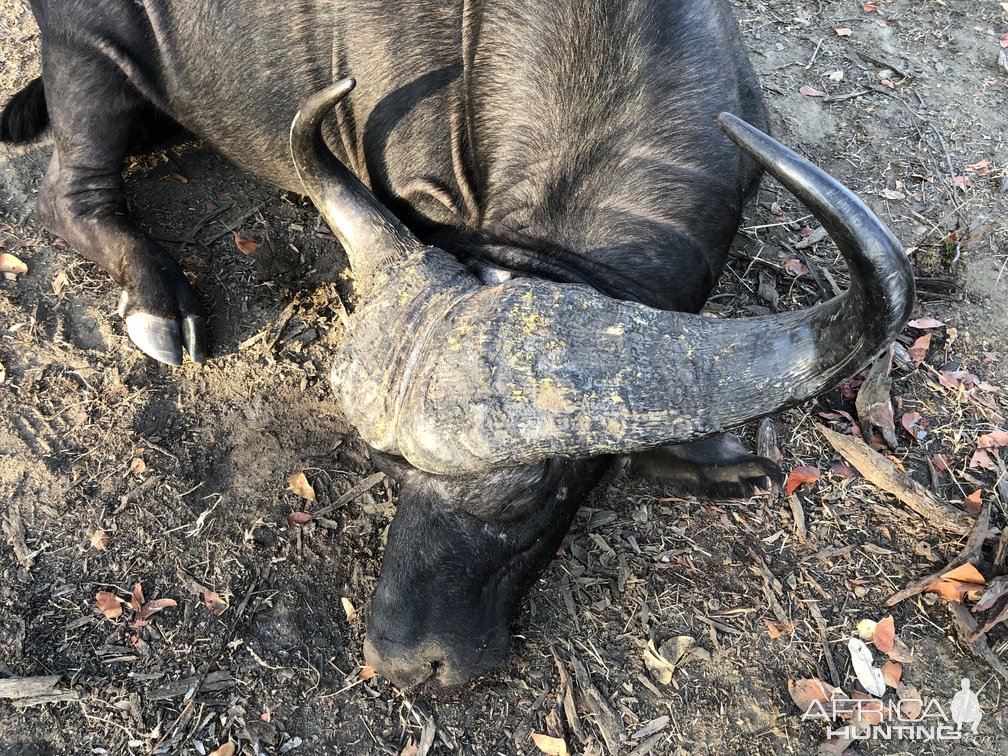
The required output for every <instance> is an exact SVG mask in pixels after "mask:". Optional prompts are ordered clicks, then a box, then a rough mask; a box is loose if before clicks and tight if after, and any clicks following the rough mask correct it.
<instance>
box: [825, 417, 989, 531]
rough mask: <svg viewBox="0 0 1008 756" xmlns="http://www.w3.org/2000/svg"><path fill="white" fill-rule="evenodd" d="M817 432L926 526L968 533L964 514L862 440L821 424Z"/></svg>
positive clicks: (966, 516)
mask: <svg viewBox="0 0 1008 756" xmlns="http://www.w3.org/2000/svg"><path fill="white" fill-rule="evenodd" d="M819 432H820V433H822V434H823V436H825V437H826V440H827V441H829V443H830V445H831V446H832V447H833V448H834V449H836V450H837V451H838V452H840V454H842V455H843V457H844V459H846V460H847V461H848V462H850V463H851V465H853V466H854V468H855V469H856V470H857V471H858V472H859V473H861V474H862V475H864V476H865V478H866V479H868V480H869V481H871V482H872V483H874V484H875V485H876V486H878V487H879V488H882V489H884V490H886V491H888V492H889V493H891V494H892V495H893V496H895V497H896V498H897V499H899V500H900V501H902V502H903V503H904V504H906V505H907V506H908V507H909V508H910V509H912V510H913V511H914V512H916V513H917V514H918V515H920V516H921V517H923V518H924V519H925V520H927V521H928V522H929V523H931V524H933V525H936V526H937V527H940V528H943V529H945V530H948V531H951V532H953V533H958V534H959V535H966V534H967V533H969V532H970V530H971V525H970V522H969V515H968V514H967V513H966V512H963V511H962V510H959V509H956V508H955V507H953V506H952V505H951V504H948V503H947V502H944V501H942V500H941V499H939V498H938V497H937V496H935V495H934V494H932V493H931V492H930V491H929V490H928V489H926V488H925V487H924V486H922V485H921V484H920V483H918V482H917V481H915V480H914V479H913V478H911V477H910V476H909V475H907V474H906V473H905V472H903V471H902V470H900V469H899V468H898V467H897V466H896V465H895V464H893V463H892V462H890V461H889V460H888V459H886V458H885V457H884V456H882V455H881V454H879V453H878V452H877V451H875V450H874V449H872V448H871V447H869V446H868V444H866V443H865V442H864V441H861V440H860V439H857V438H854V437H853V436H845V435H844V434H842V433H837V432H836V431H832V430H830V429H829V428H827V427H825V426H822V425H820V426H819Z"/></svg>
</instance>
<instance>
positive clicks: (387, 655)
mask: <svg viewBox="0 0 1008 756" xmlns="http://www.w3.org/2000/svg"><path fill="white" fill-rule="evenodd" d="M364 659H365V661H367V663H368V665H369V666H370V667H372V668H373V669H374V670H375V672H377V673H378V674H380V675H382V676H383V677H386V678H388V679H389V680H391V681H392V682H393V683H395V685H396V686H397V687H400V688H404V689H405V688H412V687H414V686H416V685H419V684H421V683H423V682H426V681H427V680H429V679H430V678H431V677H433V676H434V675H435V674H436V673H437V669H438V668H439V667H440V665H441V661H440V660H431V658H430V656H429V655H428V654H425V653H423V651H422V650H421V649H419V648H409V647H406V646H404V645H401V644H398V643H395V642H392V641H388V640H386V639H383V638H380V637H379V638H376V639H375V640H372V639H371V638H366V639H365V640H364Z"/></svg>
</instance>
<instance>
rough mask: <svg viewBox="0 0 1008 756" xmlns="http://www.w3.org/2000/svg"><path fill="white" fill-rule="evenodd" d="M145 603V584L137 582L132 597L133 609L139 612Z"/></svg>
mask: <svg viewBox="0 0 1008 756" xmlns="http://www.w3.org/2000/svg"><path fill="white" fill-rule="evenodd" d="M143 603H144V595H143V586H142V585H141V584H140V583H137V584H136V585H134V586H133V594H132V596H131V597H130V606H132V607H133V611H135V612H139V611H140V607H141V606H143Z"/></svg>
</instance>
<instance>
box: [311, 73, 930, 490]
mask: <svg viewBox="0 0 1008 756" xmlns="http://www.w3.org/2000/svg"><path fill="white" fill-rule="evenodd" d="M338 86H339V84H337V85H335V87H338ZM335 87H334V88H335ZM327 91H331V90H327ZM347 91H349V90H348V89H347ZM323 94H325V93H323ZM343 94H345V92H343ZM337 99H338V97H334V96H332V95H330V96H329V97H325V98H323V97H321V95H317V96H316V97H315V98H313V99H312V100H310V101H309V102H308V103H306V104H305V106H304V107H302V109H301V114H300V115H299V118H300V119H303V125H307V124H312V125H313V128H316V129H317V126H318V124H320V123H321V119H322V115H323V114H324V113H322V114H320V113H318V112H314V113H313V112H310V111H312V110H322V111H324V110H327V109H328V108H329V107H331V105H332V103H333V102H335V101H336V100H337ZM310 106H311V107H310ZM718 121H719V124H720V126H721V128H722V129H723V130H724V131H725V132H726V133H727V134H728V136H729V137H731V139H733V140H734V141H735V142H736V143H737V144H738V145H739V146H740V147H741V148H742V150H743V151H744V152H745V153H746V154H748V155H749V156H750V157H752V158H753V159H754V160H756V161H757V162H758V163H759V164H760V165H762V166H763V167H764V168H765V169H766V170H767V171H768V172H769V173H771V174H772V175H774V176H775V177H776V178H777V179H778V180H779V181H780V182H781V183H782V184H783V185H784V186H785V187H786V188H787V189H788V190H789V191H791V192H792V193H793V194H794V195H795V196H796V197H798V199H800V200H801V201H802V202H803V203H804V204H805V205H806V206H807V207H808V208H809V210H810V211H811V212H812V213H813V214H814V215H815V216H816V217H817V218H818V219H819V221H820V222H821V223H822V225H823V227H824V228H825V229H826V230H827V231H828V232H829V234H830V236H831V237H832V238H833V240H834V241H835V242H836V244H837V247H838V248H839V250H840V252H841V254H842V255H843V257H844V259H845V260H846V262H847V264H848V266H849V269H850V278H851V285H850V288H849V289H848V290H847V291H845V292H844V293H843V294H841V295H840V296H838V297H835V298H834V299H831V300H829V301H827V302H823V303H821V304H819V305H816V306H815V307H812V308H809V309H806V310H801V311H797V312H786V313H780V314H776V315H769V316H762V317H753V318H740V319H718V318H709V317H703V316H698V315H692V314H684V313H676V312H668V311H664V310H656V309H653V308H649V307H645V306H643V305H641V304H637V303H634V302H626V301H621V300H615V299H611V298H608V297H606V296H603V295H601V294H600V293H599V292H597V291H595V290H593V289H591V288H588V287H585V286H580V285H574V284H557V283H552V282H548V281H543V280H539V279H531V278H514V279H511V280H509V281H506V282H504V283H502V284H498V285H495V286H481V285H479V283H478V281H477V280H476V279H475V278H474V277H473V276H472V275H471V274H469V273H468V272H467V271H466V270H465V269H464V268H462V267H461V266H460V265H459V264H458V263H456V262H455V260H454V258H452V257H451V256H450V255H448V254H447V253H445V252H443V251H441V250H437V249H433V248H429V247H426V248H425V247H422V246H421V245H419V243H418V242H416V240H415V239H413V237H412V236H409V235H408V234H409V232H408V231H406V230H405V229H404V228H403V227H402V225H401V224H400V223H399V222H398V221H396V220H395V219H394V218H393V217H392V216H391V214H390V213H389V212H388V211H387V210H385V209H384V208H382V207H381V205H380V204H379V203H378V202H377V200H376V199H375V198H374V197H373V196H371V195H370V193H369V192H368V191H367V189H365V188H364V187H363V185H362V184H360V183H359V182H358V181H357V180H356V179H354V178H353V176H352V175H351V174H350V173H349V171H347V170H346V169H345V168H343V166H342V165H340V164H339V163H338V161H336V160H335V158H333V157H332V156H331V155H329V154H327V152H328V151H327V150H325V149H324V144H323V143H322V142H321V140H320V139H319V138H318V136H317V131H316V133H315V134H314V135H312V134H306V133H304V132H307V131H308V129H307V128H302V129H301V134H300V137H299V138H298V140H297V143H295V142H294V134H295V132H298V126H297V122H295V128H294V129H293V130H292V151H293V153H294V159H295V162H297V163H298V165H299V171H301V174H302V176H305V175H310V176H311V177H312V178H311V180H310V181H306V182H305V186H306V189H307V191H308V192H309V194H310V195H311V197H312V199H313V200H315V202H316V204H317V205H318V206H319V207H320V209H321V210H322V212H323V214H324V215H325V217H326V219H327V220H329V222H330V224H332V225H333V229H334V231H336V232H337V234H338V235H339V236H340V238H341V240H343V241H344V243H345V244H347V245H350V246H354V245H356V244H358V243H360V244H364V245H365V247H366V249H365V254H362V253H361V251H359V250H354V249H350V248H348V249H347V253H348V255H349V256H350V259H351V262H352V265H353V266H354V273H355V278H357V279H358V280H359V279H360V277H361V275H362V273H363V274H365V275H369V271H374V270H375V268H376V266H375V264H374V263H372V262H369V261H370V260H373V259H374V256H377V258H378V259H382V258H383V256H384V255H386V253H383V252H381V251H380V250H381V249H382V247H383V245H385V247H389V248H391V249H393V250H395V254H396V255H398V256H399V257H400V258H403V259H408V260H409V262H408V264H406V263H403V264H401V265H398V267H397V270H396V271H395V272H389V273H388V274H382V273H380V272H379V274H378V279H379V282H378V284H377V285H375V286H373V287H372V288H371V289H370V293H369V294H368V296H367V297H365V298H364V299H363V301H362V302H361V304H360V306H359V307H358V309H357V310H356V311H355V312H354V314H353V316H352V317H351V323H350V328H349V332H348V335H347V338H346V339H345V341H344V344H343V347H342V353H341V355H340V356H339V359H338V360H337V365H336V367H335V369H334V371H333V382H334V384H335V386H336V389H337V392H338V393H339V394H340V395H341V398H342V401H343V405H344V410H345V411H346V413H347V417H348V419H349V420H350V422H352V423H353V424H354V425H355V426H356V427H357V430H358V431H359V432H360V433H361V435H362V437H363V438H364V440H366V441H367V442H369V443H370V444H371V445H372V446H375V447H376V448H379V449H382V450H384V451H388V452H392V453H397V454H400V455H402V456H403V457H405V458H406V459H407V460H408V461H409V462H411V463H412V464H413V465H415V466H416V467H418V468H421V469H423V470H427V471H428V472H432V473H440V474H446V475H459V474H466V473H474V472H481V471H485V470H489V469H493V468H495V467H501V466H507V465H517V464H523V463H532V462H537V461H541V460H543V459H546V458H549V457H555V456H560V457H575V458H578V457H590V456H596V455H603V454H625V453H631V452H635V451H642V450H645V449H649V448H653V447H656V446H661V445H665V444H672V443H680V442H684V441H690V440H693V439H697V438H701V437H703V436H706V435H709V434H712V433H716V432H719V431H723V430H726V429H729V428H732V427H734V426H738V425H741V424H743V423H746V422H748V421H751V420H754V419H756V418H759V417H761V416H763V415H766V414H769V413H771V412H774V411H776V410H778V409H780V408H781V407H784V406H787V405H790V404H795V403H797V402H801V401H804V400H805V399H808V398H809V397H812V396H815V395H816V394H818V393H820V392H822V391H824V390H826V389H828V388H830V387H832V386H833V385H835V384H836V383H837V382H839V381H840V380H841V379H843V378H844V377H847V376H849V375H852V374H853V373H855V372H856V371H857V370H859V369H860V368H861V367H863V366H864V365H865V364H867V363H868V362H869V361H870V360H871V359H872V358H873V357H874V356H875V355H876V354H878V352H879V351H881V350H882V349H883V348H885V347H886V346H887V345H888V344H889V343H890V342H891V341H892V340H893V339H894V338H895V337H896V335H897V334H898V333H899V332H900V330H901V329H902V328H903V326H904V324H905V323H906V321H907V318H908V317H909V314H910V309H911V306H912V304H913V298H914V283H913V274H912V270H911V268H910V264H909V262H908V260H907V257H906V255H905V254H904V252H903V249H902V247H901V245H900V244H899V242H898V241H897V240H896V239H895V237H894V236H893V235H892V233H891V232H890V231H889V229H888V228H887V227H886V226H885V224H884V223H882V221H881V220H879V219H878V217H876V216H875V214H874V213H872V211H871V210H870V209H868V207H867V206H866V205H865V204H864V203H863V202H862V201H861V200H860V199H858V198H857V197H856V196H855V195H854V194H853V193H852V192H850V191H849V190H848V189H846V188H845V187H844V186H843V185H841V184H840V183H839V182H838V181H836V180H835V179H834V178H832V177H830V176H829V175H828V174H826V173H825V172H823V171H822V170H820V169H819V168H817V167H815V166H814V165H812V164H811V163H809V162H808V161H807V160H805V159H804V158H802V157H801V156H799V155H797V154H796V153H794V152H792V151H791V150H789V149H787V148H786V147H784V146H783V145H781V144H780V143H778V142H777V141H775V140H774V139H772V138H771V137H769V136H767V135H766V134H763V133H762V132H760V131H759V130H758V129H755V128H753V127H752V126H750V125H748V124H746V123H745V122H743V121H741V120H740V119H738V118H736V117H735V116H732V115H729V114H722V115H721V116H720V118H719V119H718ZM308 137H311V138H308ZM344 203H351V204H353V205H354V206H353V207H345V206H344ZM348 219H349V220H348ZM379 220H380V222H378V221H379ZM341 224H342V225H341ZM344 226H349V227H350V228H344ZM359 229H363V230H359ZM379 231H380V233H379ZM403 238H407V239H410V240H412V241H411V242H410V243H409V244H407V245H404V244H403V243H402V241H401V240H402V239H403ZM358 260H363V261H364V264H363V265H361V267H358V265H359V263H358V262H356V261H358ZM364 285H365V286H367V285H368V282H364Z"/></svg>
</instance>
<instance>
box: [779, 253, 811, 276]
mask: <svg viewBox="0 0 1008 756" xmlns="http://www.w3.org/2000/svg"><path fill="white" fill-rule="evenodd" d="M781 267H782V268H784V272H785V273H787V274H788V275H789V276H792V277H793V278H798V276H803V275H805V274H806V273H808V272H809V269H808V266H807V265H805V263H803V262H802V261H801V260H796V259H794V258H792V257H788V258H785V259H784V260H781Z"/></svg>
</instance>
